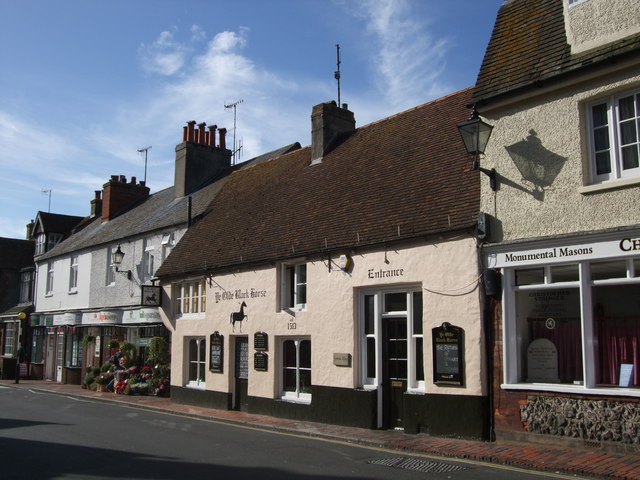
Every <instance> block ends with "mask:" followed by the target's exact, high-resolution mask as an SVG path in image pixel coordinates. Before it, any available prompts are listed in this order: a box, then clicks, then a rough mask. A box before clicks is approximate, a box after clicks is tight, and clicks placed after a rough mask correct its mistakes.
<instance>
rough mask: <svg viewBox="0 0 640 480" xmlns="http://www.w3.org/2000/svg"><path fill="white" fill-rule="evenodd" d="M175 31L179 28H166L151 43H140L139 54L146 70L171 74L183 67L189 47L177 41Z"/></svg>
mask: <svg viewBox="0 0 640 480" xmlns="http://www.w3.org/2000/svg"><path fill="white" fill-rule="evenodd" d="M175 32H177V28H173V29H172V31H169V30H165V31H163V32H161V33H160V35H159V36H158V38H157V39H156V40H155V41H154V42H153V43H152V44H151V45H146V44H144V43H143V44H142V45H140V47H139V48H138V55H139V57H140V60H141V63H142V67H143V68H144V69H145V70H147V71H149V72H152V73H159V74H160V75H166V76H170V75H174V74H176V73H177V72H178V71H180V70H181V69H182V67H183V66H184V64H185V61H186V57H187V53H188V49H187V48H186V47H185V46H184V45H182V44H180V43H178V42H176V40H175V38H174V33H175Z"/></svg>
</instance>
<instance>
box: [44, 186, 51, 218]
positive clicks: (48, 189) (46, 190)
mask: <svg viewBox="0 0 640 480" xmlns="http://www.w3.org/2000/svg"><path fill="white" fill-rule="evenodd" d="M52 191H53V190H51V189H50V188H43V189H42V193H48V194H49V210H47V212H48V213H51V192H52Z"/></svg>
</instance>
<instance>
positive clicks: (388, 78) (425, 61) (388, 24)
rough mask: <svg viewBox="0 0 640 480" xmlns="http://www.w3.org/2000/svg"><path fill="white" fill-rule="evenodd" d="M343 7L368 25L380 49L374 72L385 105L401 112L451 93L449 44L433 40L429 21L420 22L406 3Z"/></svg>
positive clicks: (375, 0)
mask: <svg viewBox="0 0 640 480" xmlns="http://www.w3.org/2000/svg"><path fill="white" fill-rule="evenodd" d="M343 5H344V6H345V7H348V8H349V11H350V12H351V13H352V14H353V15H355V16H356V17H358V18H361V19H363V20H364V21H365V22H366V28H367V31H368V32H369V33H370V34H371V35H373V37H374V38H375V39H376V41H375V44H376V47H377V49H378V51H377V54H376V55H372V56H371V58H372V59H376V63H375V65H374V67H373V68H374V69H375V70H376V71H377V72H378V74H379V75H380V76H379V79H378V88H379V90H380V92H381V93H382V94H383V95H384V97H385V99H386V101H387V102H388V103H389V104H390V105H391V106H392V107H393V108H394V109H396V110H402V109H405V108H409V107H412V106H415V105H419V104H421V103H424V102H425V101H427V100H429V99H432V98H435V97H439V96H441V95H443V94H445V93H448V92H449V91H450V90H451V88H450V86H449V85H448V84H447V83H446V81H445V80H444V79H443V73H444V67H445V65H446V55H447V53H448V50H449V48H450V41H449V40H448V39H446V38H433V37H432V35H430V33H429V30H428V25H427V23H426V22H428V19H424V18H419V17H417V16H416V15H415V12H413V11H412V10H411V5H410V4H409V3H408V2H406V1H405V0H361V1H360V2H359V3H358V4H357V5H358V8H357V9H354V8H353V5H355V4H354V3H351V2H344V3H343Z"/></svg>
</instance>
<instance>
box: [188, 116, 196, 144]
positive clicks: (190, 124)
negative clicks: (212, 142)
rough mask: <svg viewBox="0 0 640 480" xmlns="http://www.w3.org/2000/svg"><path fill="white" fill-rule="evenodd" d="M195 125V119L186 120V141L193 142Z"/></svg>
mask: <svg viewBox="0 0 640 480" xmlns="http://www.w3.org/2000/svg"><path fill="white" fill-rule="evenodd" d="M195 126H196V121H195V120H191V121H189V122H187V141H188V142H193V141H194V137H195V131H194V129H195Z"/></svg>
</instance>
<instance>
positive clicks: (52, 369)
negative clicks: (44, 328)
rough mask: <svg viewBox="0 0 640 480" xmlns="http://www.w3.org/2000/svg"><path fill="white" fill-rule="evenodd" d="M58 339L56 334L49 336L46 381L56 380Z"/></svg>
mask: <svg viewBox="0 0 640 480" xmlns="http://www.w3.org/2000/svg"><path fill="white" fill-rule="evenodd" d="M56 337H57V335H56V334H55V333H49V334H47V357H46V360H45V377H44V378H45V380H55V376H56Z"/></svg>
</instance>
